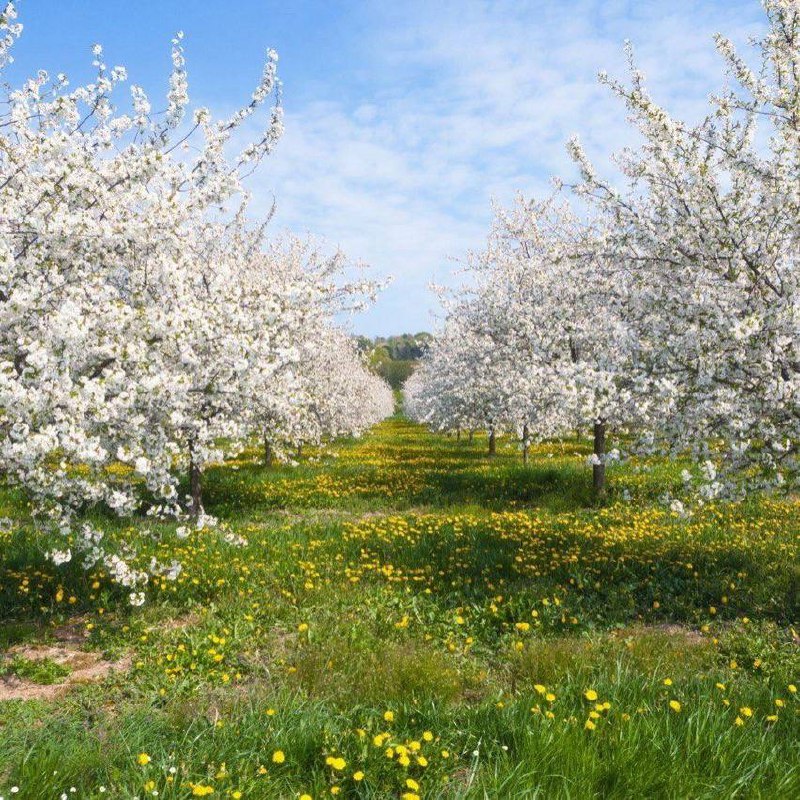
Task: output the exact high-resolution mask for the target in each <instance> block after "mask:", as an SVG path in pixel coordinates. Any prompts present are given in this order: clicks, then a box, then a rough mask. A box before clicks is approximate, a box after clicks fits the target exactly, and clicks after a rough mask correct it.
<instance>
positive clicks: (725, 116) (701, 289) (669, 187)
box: [571, 0, 800, 497]
mask: <svg viewBox="0 0 800 800" xmlns="http://www.w3.org/2000/svg"><path fill="white" fill-rule="evenodd" d="M764 6H765V9H766V13H767V16H768V20H769V31H768V33H767V34H766V36H765V37H764V38H763V39H762V40H761V41H760V42H758V43H757V44H758V51H759V55H760V59H761V63H760V65H759V67H758V68H757V69H756V70H751V69H750V67H748V65H747V64H746V62H745V60H744V59H743V58H742V57H741V56H740V55H739V54H738V53H737V52H736V50H735V49H734V47H733V46H732V44H731V43H730V42H729V41H728V40H727V39H725V38H724V37H722V36H718V37H717V39H716V42H717V47H718V50H719V51H720V53H721V54H722V56H723V58H724V61H725V63H726V65H727V71H728V75H729V78H730V80H731V83H732V85H733V86H734V87H735V88H734V89H733V90H731V91H728V92H726V93H724V94H722V95H720V96H718V97H716V98H714V99H713V104H712V108H711V111H710V113H709V115H708V116H707V117H706V118H705V119H703V120H702V121H701V122H700V123H699V124H695V125H690V124H688V123H685V122H682V121H680V120H677V119H675V118H673V117H672V116H670V115H669V113H668V112H667V111H665V110H664V109H663V108H661V107H660V106H658V105H657V104H656V102H655V101H654V100H653V99H652V97H651V96H650V94H649V93H648V91H647V89H646V86H645V84H644V79H643V76H642V75H641V73H639V72H638V71H637V70H636V69H635V67H633V66H632V67H631V68H632V79H631V83H630V85H624V84H622V83H620V82H617V81H613V80H611V79H609V78H607V77H606V76H602V80H603V81H605V82H606V83H607V84H608V85H609V86H610V87H611V88H612V89H613V91H614V92H615V93H616V94H617V95H618V96H619V97H621V98H622V99H623V100H624V102H625V104H626V107H627V110H628V113H629V117H630V119H631V120H632V123H633V124H634V125H635V126H636V128H637V130H638V132H639V133H640V135H641V136H642V138H643V142H644V143H643V145H642V146H641V147H640V148H638V149H636V150H633V151H629V152H626V153H623V154H622V156H621V158H620V162H619V163H620V165H621V168H622V170H623V172H624V174H625V176H626V177H627V179H628V181H629V183H628V186H627V187H626V188H625V189H624V190H620V189H618V188H616V187H614V186H612V185H611V184H610V183H609V182H607V181H605V180H604V179H602V178H601V177H599V176H598V175H597V173H596V171H595V170H594V168H593V167H592V165H591V164H590V163H589V161H588V159H587V158H586V156H585V154H584V153H583V151H582V150H581V148H580V145H579V144H578V143H577V141H574V142H572V144H571V148H572V151H573V154H574V156H575V158H576V160H577V162H578V164H579V166H580V168H581V172H582V179H583V182H582V184H581V185H580V186H578V187H577V189H578V192H579V194H580V195H581V196H582V197H583V198H585V199H587V200H589V201H590V203H591V204H592V205H593V206H594V208H595V210H596V212H597V213H598V214H600V215H602V216H604V217H605V218H606V220H608V222H609V228H610V230H611V231H612V235H611V236H610V237H609V240H608V241H607V243H606V247H605V251H606V253H607V254H608V256H609V258H608V259H607V263H609V264H614V265H616V267H617V268H618V270H619V272H620V273H624V274H625V276H626V281H627V284H628V286H629V293H628V296H627V298H626V304H625V309H624V313H625V318H626V322H627V324H629V325H630V326H631V327H632V328H633V329H634V331H635V336H636V339H637V341H638V352H637V361H638V365H639V367H640V375H643V376H646V378H645V379H644V380H645V381H646V384H645V385H644V386H643V387H642V388H643V390H644V391H646V392H647V393H649V395H650V397H651V402H652V410H653V411H656V412H657V418H654V419H652V420H651V424H650V425H649V431H648V432H649V436H650V438H651V439H652V441H653V442H655V443H661V444H663V445H664V446H665V447H666V448H667V449H668V450H669V451H670V452H673V453H678V452H682V451H686V450H688V451H691V452H693V453H694V456H695V458H696V460H697V463H698V464H699V465H700V469H699V470H698V474H697V475H695V476H692V475H690V474H687V475H686V478H687V480H688V481H693V480H694V481H696V482H697V483H698V484H699V485H700V486H701V488H702V492H703V493H704V494H705V495H706V496H708V497H714V496H718V495H721V494H731V493H734V492H735V491H736V487H737V486H740V487H741V486H742V485H745V486H751V487H752V486H765V485H767V486H775V485H776V484H778V485H780V484H782V483H784V482H787V481H789V482H791V483H794V484H796V482H797V480H798V473H799V471H800V470H799V468H800V461H798V451H797V448H798V444H800V312H799V311H798V310H799V309H800V287H799V284H798V275H800V273H799V272H798V266H799V265H800V191H798V188H799V187H800V182H798V176H799V175H800V77H799V76H800V7H798V4H797V2H795V1H794V0H766V1H765V3H764ZM631 64H633V62H632V59H631ZM759 126H764V128H765V129H762V128H761V127H759Z"/></svg>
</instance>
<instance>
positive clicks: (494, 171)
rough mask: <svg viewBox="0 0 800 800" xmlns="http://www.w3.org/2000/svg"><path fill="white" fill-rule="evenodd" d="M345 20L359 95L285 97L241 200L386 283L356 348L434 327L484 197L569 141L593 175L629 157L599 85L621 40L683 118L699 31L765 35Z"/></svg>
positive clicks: (619, 115)
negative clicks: (593, 167) (317, 238)
mask: <svg viewBox="0 0 800 800" xmlns="http://www.w3.org/2000/svg"><path fill="white" fill-rule="evenodd" d="M359 15H360V18H359V21H360V23H361V24H362V25H363V27H364V30H365V32H366V33H365V37H364V39H363V41H361V43H360V44H359V45H358V47H356V48H354V50H353V52H352V53H351V58H352V61H353V64H352V66H353V73H354V75H357V76H358V81H357V86H358V91H352V90H351V91H348V92H347V93H346V95H345V94H344V93H343V96H346V99H337V92H336V87H327V94H326V96H325V97H324V98H320V99H314V98H313V97H312V98H308V97H306V99H305V101H304V103H303V104H302V105H296V104H293V103H292V100H291V87H288V89H287V119H286V128H287V133H286V137H285V139H284V141H283V142H282V143H281V145H280V147H279V149H278V151H277V152H276V154H275V155H274V156H273V158H272V159H271V160H270V163H269V164H268V166H267V167H266V168H265V169H264V170H262V172H261V173H259V177H258V178H257V179H256V183H254V184H253V187H252V188H253V190H254V193H255V195H256V198H257V199H260V202H262V203H264V204H266V203H268V202H271V197H272V194H271V193H272V192H274V194H275V196H276V197H277V199H278V216H277V220H276V222H277V224H278V225H282V226H287V227H290V228H292V229H294V230H297V231H305V230H310V231H313V232H315V233H318V234H321V235H322V236H324V237H325V238H326V239H327V240H328V241H329V242H330V244H331V245H333V246H335V245H339V246H341V247H342V248H343V249H344V250H345V251H346V252H347V253H348V254H350V255H351V256H353V257H357V258H362V259H364V260H366V261H367V262H369V263H371V264H372V265H373V267H374V268H375V270H376V271H377V272H378V273H379V274H387V273H392V274H393V275H394V276H395V282H394V284H393V286H392V287H391V288H390V289H389V290H387V291H386V292H385V293H384V295H383V297H382V298H381V300H380V301H379V303H378V305H377V306H376V307H375V308H374V309H373V310H372V311H370V312H368V313H367V314H365V315H364V316H363V317H361V318H360V319H359V320H358V321H357V322H356V328H357V329H358V330H360V331H363V332H366V333H388V332H399V331H404V330H421V329H424V328H430V326H431V324H432V323H431V317H430V311H431V309H432V308H434V307H435V298H434V297H433V296H432V295H431V294H430V293H429V292H428V291H427V284H428V283H429V282H431V281H436V282H439V283H446V282H448V281H449V280H452V278H451V277H448V276H449V275H450V273H451V272H452V271H453V264H452V261H451V259H452V257H459V256H462V255H463V254H464V253H465V252H466V251H467V250H469V249H471V248H476V247H480V246H481V243H482V241H483V240H484V238H485V235H486V231H487V229H488V225H489V222H490V217H491V209H490V203H491V200H492V199H493V198H496V199H497V200H499V201H500V202H508V201H509V200H510V199H511V198H512V197H513V194H514V193H515V192H516V191H517V190H523V191H525V192H527V193H533V192H536V191H541V190H543V189H544V188H545V187H546V185H547V181H548V178H549V176H551V175H553V174H560V175H567V176H571V175H572V174H573V168H572V165H571V164H570V163H569V161H568V159H567V156H566V153H565V150H564V142H565V141H566V139H567V138H568V136H569V135H570V134H572V133H579V134H580V135H581V137H582V139H583V141H584V143H585V145H586V147H587V150H588V151H589V153H590V155H592V156H593V157H594V158H596V159H597V161H598V162H599V163H600V164H601V165H603V164H608V156H609V155H610V154H611V153H612V152H614V151H616V150H619V149H620V147H622V146H624V145H626V144H630V143H632V141H633V139H632V136H631V133H630V131H629V130H628V128H627V127H626V124H625V112H624V109H623V108H622V107H621V106H620V105H619V103H618V102H617V101H616V100H614V99H613V98H612V97H610V95H609V93H608V92H607V90H605V89H604V88H602V87H600V86H598V84H597V82H596V78H595V76H596V73H597V71H598V69H601V68H603V69H606V70H608V71H609V72H610V73H612V74H617V75H624V73H625V64H624V57H623V52H622V46H623V41H624V39H626V38H628V39H631V40H632V41H633V42H634V45H635V48H636V53H637V60H638V63H639V65H640V66H641V67H642V69H643V70H644V71H645V73H646V74H647V75H648V78H649V81H650V84H651V86H652V88H653V91H654V93H655V94H656V96H657V97H658V98H659V99H660V100H661V101H662V102H663V103H664V104H665V105H666V106H668V107H669V108H670V109H671V110H673V111H675V112H676V113H678V114H680V115H682V116H685V117H689V118H692V117H697V116H699V115H700V114H701V113H702V112H703V110H704V108H705V104H706V98H707V95H708V93H709V92H710V91H712V90H714V89H717V88H718V87H719V86H720V84H721V82H722V75H721V64H720V60H719V58H718V56H717V54H716V52H715V50H714V47H713V42H712V35H713V33H714V32H716V31H718V30H721V31H723V32H725V33H726V34H727V35H729V36H730V37H731V38H733V39H734V40H735V41H737V42H738V43H744V42H745V39H746V37H747V36H748V35H751V34H754V33H757V32H758V30H759V27H760V26H761V25H762V20H761V16H760V10H759V7H758V4H757V3H756V2H755V0H728V1H727V2H720V3H714V2H708V3H704V4H697V3H693V2H687V1H686V0H679V2H673V3H669V4H667V3H664V2H660V0H659V1H658V2H656V0H651V1H650V2H622V0H610V1H609V2H601V1H600V0H571V1H570V2H564V1H563V0H562V2H557V0H544V1H543V2H527V3H523V2H513V1H512V0H507V1H502V2H489V0H486V1H485V2H477V1H476V2H463V0H452V1H450V0H443V1H442V2H436V3H430V2H421V1H420V0H412V2H406V3H403V4H386V3H383V2H377V1H376V2H375V3H374V4H367V5H365V6H361V7H360V10H359ZM323 77H324V76H323ZM320 85H321V86H324V81H322V82H321V84H320ZM306 95H307V93H306Z"/></svg>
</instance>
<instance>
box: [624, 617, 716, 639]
mask: <svg viewBox="0 0 800 800" xmlns="http://www.w3.org/2000/svg"><path fill="white" fill-rule="evenodd" d="M613 635H614V636H615V637H616V638H620V639H627V638H634V639H635V638H644V637H648V636H659V635H660V636H664V637H667V638H671V639H674V640H675V641H676V642H678V641H680V642H682V643H684V644H687V645H703V644H707V643H708V639H707V637H705V636H703V634H702V633H700V631H698V630H695V629H694V628H689V627H687V626H686V625H676V624H674V623H669V622H664V623H661V624H657V625H636V626H634V627H631V628H623V629H621V630H619V631H616V632H615V633H614V634H613Z"/></svg>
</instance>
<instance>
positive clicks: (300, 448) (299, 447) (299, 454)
mask: <svg viewBox="0 0 800 800" xmlns="http://www.w3.org/2000/svg"><path fill="white" fill-rule="evenodd" d="M302 457H303V443H302V442H300V444H298V445H297V459H298V460H300V459H301V458H302Z"/></svg>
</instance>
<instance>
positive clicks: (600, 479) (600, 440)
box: [592, 419, 606, 499]
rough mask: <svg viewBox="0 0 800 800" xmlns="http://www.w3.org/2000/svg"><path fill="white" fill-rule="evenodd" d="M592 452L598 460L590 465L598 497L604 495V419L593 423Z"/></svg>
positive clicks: (600, 497)
mask: <svg viewBox="0 0 800 800" xmlns="http://www.w3.org/2000/svg"><path fill="white" fill-rule="evenodd" d="M594 454H595V456H596V457H597V459H598V460H599V463H596V464H594V465H593V467H592V483H593V486H594V495H595V497H596V498H598V499H602V498H604V497H605V496H606V462H605V455H606V421H605V420H604V419H598V420H596V421H595V423H594Z"/></svg>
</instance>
